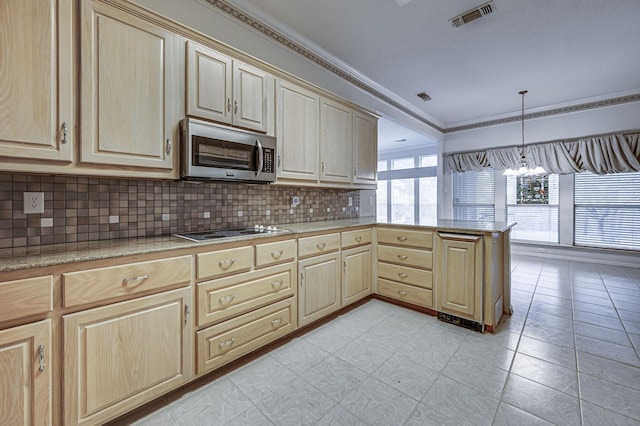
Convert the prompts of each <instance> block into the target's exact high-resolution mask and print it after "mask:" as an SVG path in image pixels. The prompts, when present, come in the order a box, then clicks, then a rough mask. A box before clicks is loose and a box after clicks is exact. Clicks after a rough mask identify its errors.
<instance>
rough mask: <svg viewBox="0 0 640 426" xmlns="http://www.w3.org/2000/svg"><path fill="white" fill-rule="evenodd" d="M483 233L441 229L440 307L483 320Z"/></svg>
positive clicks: (447, 311) (439, 260) (438, 297)
mask: <svg viewBox="0 0 640 426" xmlns="http://www.w3.org/2000/svg"><path fill="white" fill-rule="evenodd" d="M482 247H483V245H482V236H480V235H461V234H449V233H438V260H437V268H438V269H437V271H438V272H437V276H438V282H437V291H436V294H437V297H436V310H437V311H439V312H444V313H446V314H451V315H455V316H459V317H461V318H465V319H468V320H472V321H475V322H477V323H482V322H483V303H482V292H483V288H482V283H483V276H482V272H483V249H482Z"/></svg>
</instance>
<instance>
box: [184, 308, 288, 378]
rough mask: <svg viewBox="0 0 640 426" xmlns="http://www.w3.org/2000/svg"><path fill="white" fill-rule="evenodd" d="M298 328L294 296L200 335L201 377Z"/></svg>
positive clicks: (199, 363)
mask: <svg viewBox="0 0 640 426" xmlns="http://www.w3.org/2000/svg"><path fill="white" fill-rule="evenodd" d="M295 329H296V300H295V297H291V298H289V299H286V300H282V301H280V302H276V303H273V304H271V305H269V306H265V307H264V308H260V309H257V310H255V311H251V312H248V313H246V314H244V315H241V316H239V317H236V318H232V319H230V320H227V321H225V322H222V323H220V324H217V325H214V326H211V327H209V328H205V329H204V330H201V331H198V333H197V338H196V339H197V345H198V349H197V353H198V374H202V373H205V372H207V371H210V370H214V369H216V368H218V367H220V366H222V365H224V364H227V363H229V362H231V361H233V360H234V359H237V358H239V357H241V356H242V355H245V354H248V353H249V352H253V351H254V350H256V349H259V348H261V347H262V346H264V345H266V344H267V343H269V342H272V341H274V340H276V339H278V338H280V337H283V336H285V335H287V334H289V333H291V332H292V331H294V330H295Z"/></svg>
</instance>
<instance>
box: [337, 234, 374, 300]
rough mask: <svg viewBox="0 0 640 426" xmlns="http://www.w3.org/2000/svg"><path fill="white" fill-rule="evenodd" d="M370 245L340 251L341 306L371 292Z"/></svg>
mask: <svg viewBox="0 0 640 426" xmlns="http://www.w3.org/2000/svg"><path fill="white" fill-rule="evenodd" d="M372 271H373V270H372V265H371V246H370V245H367V246H363V247H355V248H351V249H347V250H343V251H342V306H346V305H348V304H349V303H353V302H355V301H357V300H360V299H362V298H364V297H366V296H368V295H369V294H371V285H372V283H373V274H372Z"/></svg>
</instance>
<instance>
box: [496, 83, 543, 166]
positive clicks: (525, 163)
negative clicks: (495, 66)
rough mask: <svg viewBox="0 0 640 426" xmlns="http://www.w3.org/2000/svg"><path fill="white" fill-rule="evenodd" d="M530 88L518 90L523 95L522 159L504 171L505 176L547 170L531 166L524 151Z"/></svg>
mask: <svg viewBox="0 0 640 426" xmlns="http://www.w3.org/2000/svg"><path fill="white" fill-rule="evenodd" d="M527 92H528V90H522V91H520V92H518V94H519V95H522V148H521V149H520V160H519V161H518V164H515V165H514V166H513V167H510V168H508V169H507V170H505V171H504V173H503V175H504V176H536V175H544V174H546V173H547V171H546V170H545V169H544V168H542V167H541V166H531V165H530V163H529V161H527V157H526V156H525V153H524V95H525V94H526V93H527Z"/></svg>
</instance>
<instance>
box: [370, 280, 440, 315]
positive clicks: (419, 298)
mask: <svg viewBox="0 0 640 426" xmlns="http://www.w3.org/2000/svg"><path fill="white" fill-rule="evenodd" d="M378 294H381V295H382V296H387V297H390V298H392V299H397V300H402V301H403V302H407V303H411V304H414V305H419V306H424V307H425V308H432V307H433V293H432V292H431V290H427V289H425V288H418V287H413V286H410V285H406V284H400V283H395V282H393V281H388V280H385V279H382V278H379V279H378Z"/></svg>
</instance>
